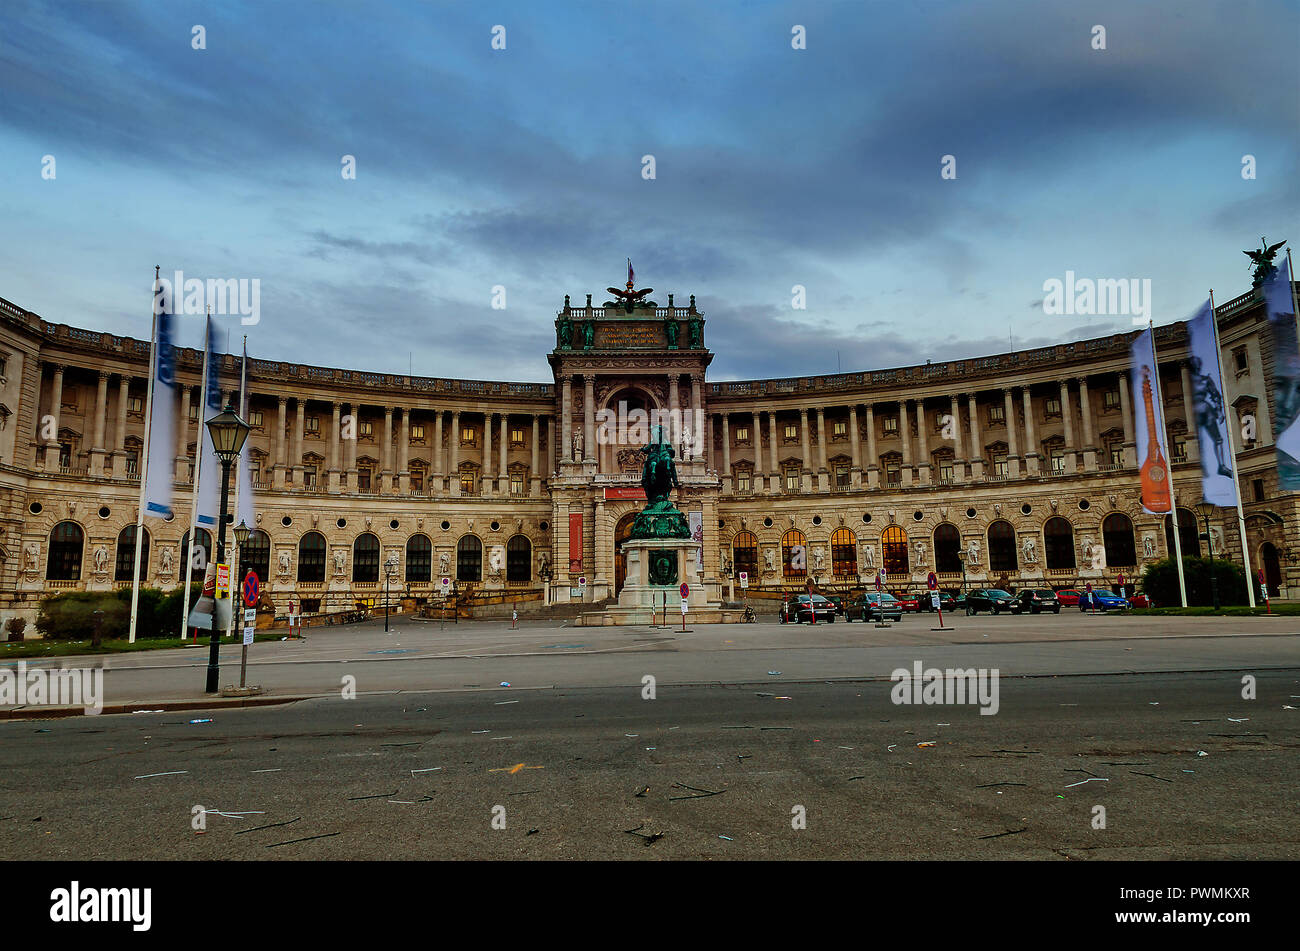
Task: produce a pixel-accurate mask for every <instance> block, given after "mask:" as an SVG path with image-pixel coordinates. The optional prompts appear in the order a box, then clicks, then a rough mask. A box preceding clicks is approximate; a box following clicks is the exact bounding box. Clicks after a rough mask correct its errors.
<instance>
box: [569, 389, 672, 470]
mask: <svg viewBox="0 0 1300 951" xmlns="http://www.w3.org/2000/svg"><path fill="white" fill-rule="evenodd" d="M673 392H674V393H676V390H674V391H673ZM673 405H674V406H676V403H674V404H673ZM582 426H583V430H584V432H583V439H582V445H583V456H582V461H583V462H592V463H594V462H595V461H596V378H595V376H593V375H592V374H590V373H588V374H587V375H586V376H584V377H583V378H582Z"/></svg>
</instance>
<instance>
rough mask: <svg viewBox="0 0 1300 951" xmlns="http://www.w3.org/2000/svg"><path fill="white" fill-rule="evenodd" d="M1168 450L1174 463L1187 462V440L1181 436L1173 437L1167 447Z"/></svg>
mask: <svg viewBox="0 0 1300 951" xmlns="http://www.w3.org/2000/svg"><path fill="white" fill-rule="evenodd" d="M1169 450H1170V452H1172V453H1173V457H1174V462H1186V461H1187V440H1186V439H1185V438H1184V437H1182V436H1175V437H1173V441H1172V444H1171V445H1170V447H1169Z"/></svg>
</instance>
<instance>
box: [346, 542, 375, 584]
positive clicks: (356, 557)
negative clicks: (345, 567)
mask: <svg viewBox="0 0 1300 951" xmlns="http://www.w3.org/2000/svg"><path fill="white" fill-rule="evenodd" d="M378 580H379V539H378V538H376V537H375V536H374V535H372V534H371V533H370V532H362V533H361V534H360V535H358V536H357V540H356V541H354V542H353V543H352V582H353V584H358V583H360V584H367V583H370V582H374V581H378Z"/></svg>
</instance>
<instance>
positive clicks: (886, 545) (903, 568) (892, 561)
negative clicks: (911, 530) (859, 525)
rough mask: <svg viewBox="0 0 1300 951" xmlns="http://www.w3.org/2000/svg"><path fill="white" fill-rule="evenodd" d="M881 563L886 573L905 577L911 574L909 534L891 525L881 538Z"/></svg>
mask: <svg viewBox="0 0 1300 951" xmlns="http://www.w3.org/2000/svg"><path fill="white" fill-rule="evenodd" d="M880 562H881V564H882V565H884V568H885V571H886V573H888V574H890V575H905V574H908V573H909V572H910V569H909V568H908V564H909V562H908V560H907V532H905V531H903V530H902V529H901V528H899V527H898V526H897V525H891V526H889V527H888V528H887V529H885V531H884V533H883V534H882V535H881V536H880Z"/></svg>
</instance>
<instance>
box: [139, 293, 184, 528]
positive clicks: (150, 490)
mask: <svg viewBox="0 0 1300 951" xmlns="http://www.w3.org/2000/svg"><path fill="white" fill-rule="evenodd" d="M170 305H171V302H170V301H168V300H166V299H165V295H164V294H163V292H162V289H161V288H158V289H156V290H155V292H154V312H155V314H157V318H158V319H157V324H158V325H157V328H156V336H155V339H154V359H153V368H152V372H153V405H152V406H151V407H150V412H149V445H148V446H146V447H145V457H146V460H147V462H146V468H145V473H144V479H145V487H144V510H145V514H146V515H153V516H155V517H157V518H166V517H167V516H168V515H170V514H171V511H172V483H173V482H174V481H175V479H176V355H175V351H174V350H173V347H172V333H173V330H174V327H175V318H174V317H173V316H172V315H171V314H170V313H169V312H168V311H170V310H171V306H170Z"/></svg>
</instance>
